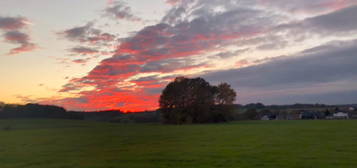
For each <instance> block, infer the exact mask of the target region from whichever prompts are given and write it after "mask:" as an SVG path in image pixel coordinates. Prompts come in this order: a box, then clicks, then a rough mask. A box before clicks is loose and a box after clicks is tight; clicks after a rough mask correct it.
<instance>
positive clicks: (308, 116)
mask: <svg viewBox="0 0 357 168" xmlns="http://www.w3.org/2000/svg"><path fill="white" fill-rule="evenodd" d="M324 118H325V116H324V114H323V113H321V112H315V111H303V112H301V113H300V119H302V120H316V119H324Z"/></svg>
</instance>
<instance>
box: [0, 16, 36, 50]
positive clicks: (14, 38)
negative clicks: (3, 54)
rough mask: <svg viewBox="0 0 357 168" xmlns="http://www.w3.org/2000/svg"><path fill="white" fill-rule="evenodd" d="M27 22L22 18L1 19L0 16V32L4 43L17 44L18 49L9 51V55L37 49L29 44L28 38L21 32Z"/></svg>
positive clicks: (34, 45)
mask: <svg viewBox="0 0 357 168" xmlns="http://www.w3.org/2000/svg"><path fill="white" fill-rule="evenodd" d="M28 23H29V21H28V19H26V18H24V17H2V16H0V30H2V31H3V32H4V34H3V37H4V39H5V42H8V43H11V44H19V45H20V46H19V47H16V48H13V49H11V50H10V51H9V54H10V55H13V54H19V53H23V52H29V51H32V50H34V49H36V48H37V46H36V44H34V43H32V42H31V39H30V36H29V35H28V34H26V33H24V32H22V31H21V30H22V29H24V28H26V27H27V25H28Z"/></svg>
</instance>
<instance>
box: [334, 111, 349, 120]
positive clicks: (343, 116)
mask: <svg viewBox="0 0 357 168" xmlns="http://www.w3.org/2000/svg"><path fill="white" fill-rule="evenodd" d="M333 118H334V119H349V118H350V117H349V115H348V113H344V112H337V113H334V114H333Z"/></svg>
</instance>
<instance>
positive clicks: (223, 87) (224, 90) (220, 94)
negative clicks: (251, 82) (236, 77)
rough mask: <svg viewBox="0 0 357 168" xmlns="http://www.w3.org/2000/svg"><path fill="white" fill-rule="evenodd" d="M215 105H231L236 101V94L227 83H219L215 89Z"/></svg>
mask: <svg viewBox="0 0 357 168" xmlns="http://www.w3.org/2000/svg"><path fill="white" fill-rule="evenodd" d="M216 89H217V93H216V95H215V103H216V104H219V105H231V104H233V103H234V101H235V100H236V96H237V94H236V92H235V91H234V90H233V89H232V88H231V86H230V85H229V84H227V83H221V84H219V85H218V86H217V87H216Z"/></svg>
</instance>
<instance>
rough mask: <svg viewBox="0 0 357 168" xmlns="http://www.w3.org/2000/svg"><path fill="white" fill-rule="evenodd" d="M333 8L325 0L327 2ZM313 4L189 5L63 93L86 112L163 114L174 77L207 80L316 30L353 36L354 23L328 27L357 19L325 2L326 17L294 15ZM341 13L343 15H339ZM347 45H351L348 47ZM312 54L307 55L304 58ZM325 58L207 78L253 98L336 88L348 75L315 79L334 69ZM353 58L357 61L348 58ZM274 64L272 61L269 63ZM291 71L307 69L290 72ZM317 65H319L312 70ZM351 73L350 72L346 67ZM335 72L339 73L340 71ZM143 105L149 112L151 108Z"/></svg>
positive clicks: (78, 33)
mask: <svg viewBox="0 0 357 168" xmlns="http://www.w3.org/2000/svg"><path fill="white" fill-rule="evenodd" d="M303 1H305V0H303ZM331 1H332V0H325V1H324V2H331ZM306 2H307V1H305V3H301V2H300V1H297V0H293V1H291V2H290V1H289V3H286V1H282V0H277V1H265V0H256V1H254V0H252V1H248V0H243V1H234V0H229V1H222V0H209V1H207V0H182V1H181V2H180V3H178V4H176V5H175V6H173V7H172V9H171V10H170V11H168V12H167V14H166V16H164V17H163V19H162V20H161V22H160V23H158V24H155V25H150V26H146V27H144V28H142V29H141V30H139V31H138V32H136V33H135V34H133V35H131V36H129V37H127V38H125V39H123V40H122V41H121V43H120V44H118V46H117V49H116V51H115V53H114V54H113V56H112V57H110V58H106V59H104V60H102V61H101V62H100V63H99V64H98V65H97V66H96V67H95V68H93V69H92V70H91V71H90V72H89V73H88V74H87V75H85V76H83V77H82V78H77V79H74V80H71V81H69V83H68V84H66V85H65V86H64V87H63V89H62V90H61V91H63V92H68V93H71V92H76V95H77V96H78V97H83V98H87V99H88V100H89V102H91V103H90V104H89V105H87V106H86V108H91V109H93V108H104V109H105V108H114V107H117V105H118V103H119V104H121V105H125V106H120V108H124V109H129V108H135V109H136V110H144V109H154V108H156V107H157V98H158V93H159V90H160V88H162V87H163V86H164V85H165V84H166V83H167V82H168V81H167V80H166V79H164V76H171V77H172V76H174V75H177V72H181V73H182V71H185V70H187V69H188V70H189V72H188V73H183V75H195V74H196V75H197V74H202V73H204V72H206V71H205V70H207V67H209V65H208V63H209V62H211V64H215V62H216V61H222V59H232V58H233V57H235V56H237V55H240V54H243V53H244V54H246V52H247V51H251V50H252V49H258V50H266V51H272V49H285V47H287V46H289V45H291V44H294V43H295V44H297V43H298V44H302V43H303V42H305V40H306V39H307V37H309V36H308V35H306V33H305V32H304V31H303V30H309V33H310V34H314V35H317V34H318V35H320V36H321V33H320V32H319V31H315V29H316V30H317V28H321V29H326V30H328V31H331V32H332V31H334V32H335V31H345V30H351V31H354V30H353V29H354V28H353V27H354V23H351V24H349V25H348V26H347V27H346V28H341V29H338V30H336V29H335V30H332V29H331V28H329V25H328V24H325V22H330V21H333V20H335V19H338V20H339V19H341V17H346V19H345V20H344V22H345V21H347V20H348V19H347V18H349V19H350V17H349V16H347V15H349V14H348V13H354V12H353V11H352V12H351V11H350V10H349V9H347V8H345V9H343V8H331V7H330V6H327V7H325V6H323V4H324V3H323V2H322V1H320V0H319V1H318V2H316V3H315V1H314V2H312V3H313V4H314V5H321V6H322V7H321V8H323V9H321V10H320V8H318V9H319V10H318V11H316V12H311V13H313V14H309V17H302V18H300V17H295V16H294V15H295V13H294V12H291V10H292V7H293V6H296V7H297V8H296V10H295V11H299V12H300V11H301V10H300V9H305V10H306V11H308V12H307V13H310V11H311V10H313V8H314V7H310V6H308V7H304V5H305V6H306ZM348 2H350V1H348ZM351 3H352V1H351ZM315 8H316V7H315ZM118 9H120V10H123V9H124V11H126V9H125V7H123V6H120V5H119V7H118ZM276 9H279V10H276ZM116 10H117V9H116ZM120 10H119V11H120ZM302 11H303V10H302ZM346 11H347V12H346ZM338 12H341V13H342V14H338ZM114 14H115V13H113V12H112V16H115V15H114ZM326 17H327V18H328V19H327V18H326ZM331 19H332V20H331ZM89 27H92V26H91V25H86V26H83V27H77V28H76V29H73V30H68V32H67V33H66V34H67V35H69V36H68V37H71V38H74V39H83V37H87V35H85V34H88V33H87V32H91V31H90V28H89ZM89 34H91V33H89ZM79 41H81V40H79ZM299 42H300V43H299ZM344 45H347V43H344V44H343V45H342V46H344ZM232 47H233V48H234V49H232ZM321 47H323V46H321ZM326 47H327V48H329V49H333V48H341V46H339V45H337V46H336V44H334V45H328V46H326ZM345 49H347V48H345ZM312 50H317V49H312ZM332 51H335V50H328V51H326V53H325V54H327V55H334V54H337V53H330V52H332ZM305 52H308V51H305ZM305 52H302V53H301V54H302V55H303V54H304V53H305ZM335 52H337V50H336V51H335ZM212 53H215V54H212ZM319 53H320V51H319ZM207 55H208V56H207ZM212 55H213V56H212ZM320 55H321V53H320ZM320 55H319V54H317V53H316V54H312V53H310V54H307V55H306V57H298V58H297V57H296V56H294V55H289V56H290V57H289V58H288V57H286V58H278V59H277V58H276V56H277V55H276V56H275V57H274V58H270V57H266V56H264V55H262V56H261V57H255V58H252V59H251V60H250V59H249V58H239V60H237V59H235V60H234V62H232V65H233V66H235V67H240V68H241V67H247V66H251V65H256V66H252V67H247V68H243V69H233V70H229V71H219V72H215V71H217V70H219V69H209V68H208V71H210V72H211V73H210V74H207V75H206V77H207V78H209V79H210V80H211V81H230V83H231V84H232V85H234V86H237V87H239V88H244V89H246V88H247V89H248V90H249V89H250V90H249V91H251V89H252V88H253V89H254V88H262V89H264V88H266V87H271V88H273V89H274V87H280V86H282V87H287V89H290V90H289V91H291V89H294V88H290V87H289V86H292V85H294V86H295V84H296V83H299V82H300V84H301V85H300V86H302V85H305V84H312V85H314V84H321V83H325V82H328V81H331V82H332V81H333V78H334V77H338V76H339V75H335V73H342V71H343V70H341V71H335V73H331V75H330V76H328V77H326V78H316V77H315V75H317V76H318V75H323V74H324V72H323V70H320V69H316V68H314V66H316V67H321V68H322V69H329V68H330V67H329V66H327V65H330V64H331V63H332V62H329V61H326V66H321V65H317V62H318V61H320V62H321V59H322V60H325V58H322V56H320ZM252 57H254V56H252ZM310 57H311V58H310ZM332 58H333V57H332V56H331V58H330V57H329V59H331V60H333V59H332ZM347 58H348V59H352V58H351V57H347V56H346V59H347ZM269 59H271V61H270V62H269V63H265V62H266V61H268V60H269ZM329 59H327V60H329ZM252 60H253V61H252ZM254 60H255V62H254ZM335 61H337V60H335ZM350 61H354V60H350ZM229 63H231V62H229ZM307 63H309V64H307ZM225 64H228V62H227V63H225ZM257 64H258V65H257ZM260 64H261V65H260ZM289 64H292V65H294V66H296V67H299V66H300V67H301V68H300V69H299V68H296V67H294V66H291V67H290V66H287V65H289ZM310 64H311V65H314V66H309V65H310ZM331 66H332V65H331ZM348 66H350V65H348ZM348 66H347V65H346V67H348ZM219 68H222V67H219ZM227 68H229V67H227ZM333 68H335V70H337V69H338V67H332V69H333ZM304 70H309V72H310V71H314V73H315V74H314V73H311V74H307V75H308V76H306V73H305V71H304ZM346 71H347V69H346ZM260 73H261V74H260ZM153 74H154V75H156V76H155V77H151V79H153V80H149V79H150V78H149V77H150V76H151V75H153ZM235 74H237V77H234V79H240V80H239V81H236V80H233V79H232V76H235ZM295 74H296V75H298V76H296V77H294V75H295ZM345 74H346V75H348V74H349V73H345ZM310 75H311V76H310ZM325 76H326V75H325ZM318 79H320V81H319V80H318ZM301 81H302V82H301ZM88 88H91V89H90V91H87V90H88ZM275 89H276V88H275ZM276 90H277V89H276ZM238 91H239V89H238ZM252 93H253V92H252ZM264 93H265V92H264ZM94 95H96V96H94ZM267 95H269V94H267ZM112 96H117V97H112ZM126 96H127V97H126ZM150 96H152V97H150ZM68 100H71V99H68ZM69 102H70V101H69ZM69 102H67V103H66V106H69V107H71V104H70V103H69ZM140 103H146V104H147V105H146V106H144V105H143V104H140ZM134 104H135V105H134ZM91 105H92V106H91ZM134 106H135V107H134ZM118 108H119V107H118ZM140 108H143V109H140Z"/></svg>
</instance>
